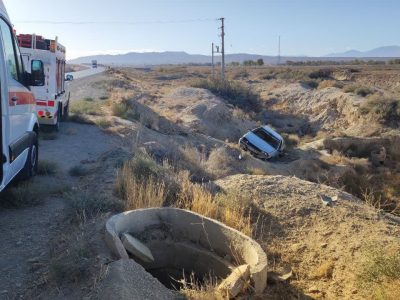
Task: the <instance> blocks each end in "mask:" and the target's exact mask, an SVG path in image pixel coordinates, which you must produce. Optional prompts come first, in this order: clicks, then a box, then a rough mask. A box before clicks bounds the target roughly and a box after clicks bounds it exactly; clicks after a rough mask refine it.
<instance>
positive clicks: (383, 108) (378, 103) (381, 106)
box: [361, 96, 400, 124]
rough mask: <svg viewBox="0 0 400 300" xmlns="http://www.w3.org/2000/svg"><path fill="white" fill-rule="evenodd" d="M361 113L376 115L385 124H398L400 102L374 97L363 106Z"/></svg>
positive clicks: (399, 119) (399, 120)
mask: <svg viewBox="0 0 400 300" xmlns="http://www.w3.org/2000/svg"><path fill="white" fill-rule="evenodd" d="M361 112H362V113H363V114H372V115H375V116H376V117H378V119H379V120H380V121H381V122H383V123H385V124H397V123H398V122H400V100H395V99H391V98H380V97H379V96H373V97H371V98H369V99H368V100H367V101H366V102H365V103H364V104H363V105H362V106H361Z"/></svg>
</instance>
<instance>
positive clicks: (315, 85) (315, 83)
mask: <svg viewBox="0 0 400 300" xmlns="http://www.w3.org/2000/svg"><path fill="white" fill-rule="evenodd" d="M301 84H302V85H304V86H306V87H309V88H311V89H316V88H318V85H319V83H318V81H316V80H304V81H301Z"/></svg>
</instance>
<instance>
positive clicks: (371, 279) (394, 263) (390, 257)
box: [358, 245, 400, 300]
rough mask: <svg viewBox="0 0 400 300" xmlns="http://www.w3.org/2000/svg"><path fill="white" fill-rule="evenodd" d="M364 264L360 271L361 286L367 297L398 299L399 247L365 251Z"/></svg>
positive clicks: (374, 247) (374, 246) (373, 247)
mask: <svg viewBox="0 0 400 300" xmlns="http://www.w3.org/2000/svg"><path fill="white" fill-rule="evenodd" d="M364 255H365V259H364V263H363V264H362V265H361V267H360V270H359V275H358V278H359V284H360V286H361V287H362V288H363V289H364V291H365V292H366V293H365V294H366V295H369V296H371V293H372V295H373V298H375V299H382V300H386V299H387V300H389V299H390V300H391V299H398V296H399V295H400V284H399V283H400V248H399V246H398V245H397V246H390V247H383V248H382V247H376V245H371V246H369V247H367V249H366V250H364Z"/></svg>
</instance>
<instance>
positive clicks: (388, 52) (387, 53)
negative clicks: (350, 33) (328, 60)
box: [325, 46, 400, 58]
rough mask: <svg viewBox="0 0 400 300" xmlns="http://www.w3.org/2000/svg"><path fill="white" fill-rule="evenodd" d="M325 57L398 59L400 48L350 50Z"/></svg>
mask: <svg viewBox="0 0 400 300" xmlns="http://www.w3.org/2000/svg"><path fill="white" fill-rule="evenodd" d="M325 57H335V58H340V57H353V58H370V57H391V58H393V57H400V46H385V47H379V48H375V49H372V50H369V51H364V52H362V51H358V50H350V51H346V52H342V53H331V54H329V55H326V56H325Z"/></svg>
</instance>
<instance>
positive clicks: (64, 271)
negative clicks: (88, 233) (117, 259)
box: [49, 236, 95, 284]
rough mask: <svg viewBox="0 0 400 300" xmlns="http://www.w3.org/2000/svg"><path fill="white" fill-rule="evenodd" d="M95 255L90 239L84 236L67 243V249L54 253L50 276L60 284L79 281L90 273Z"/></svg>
mask: <svg viewBox="0 0 400 300" xmlns="http://www.w3.org/2000/svg"><path fill="white" fill-rule="evenodd" d="M94 260H95V257H94V255H93V253H92V250H91V245H90V243H89V241H88V240H87V239H86V238H85V237H82V236H79V237H78V238H77V239H76V240H71V241H69V242H68V243H67V247H66V249H64V251H62V252H59V253H53V257H52V258H51V260H50V270H49V271H50V277H51V278H52V279H53V280H55V281H56V282H57V283H58V284H61V283H65V282H79V281H80V280H81V279H83V278H85V277H87V276H89V275H90V272H91V266H92V265H93V264H94Z"/></svg>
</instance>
